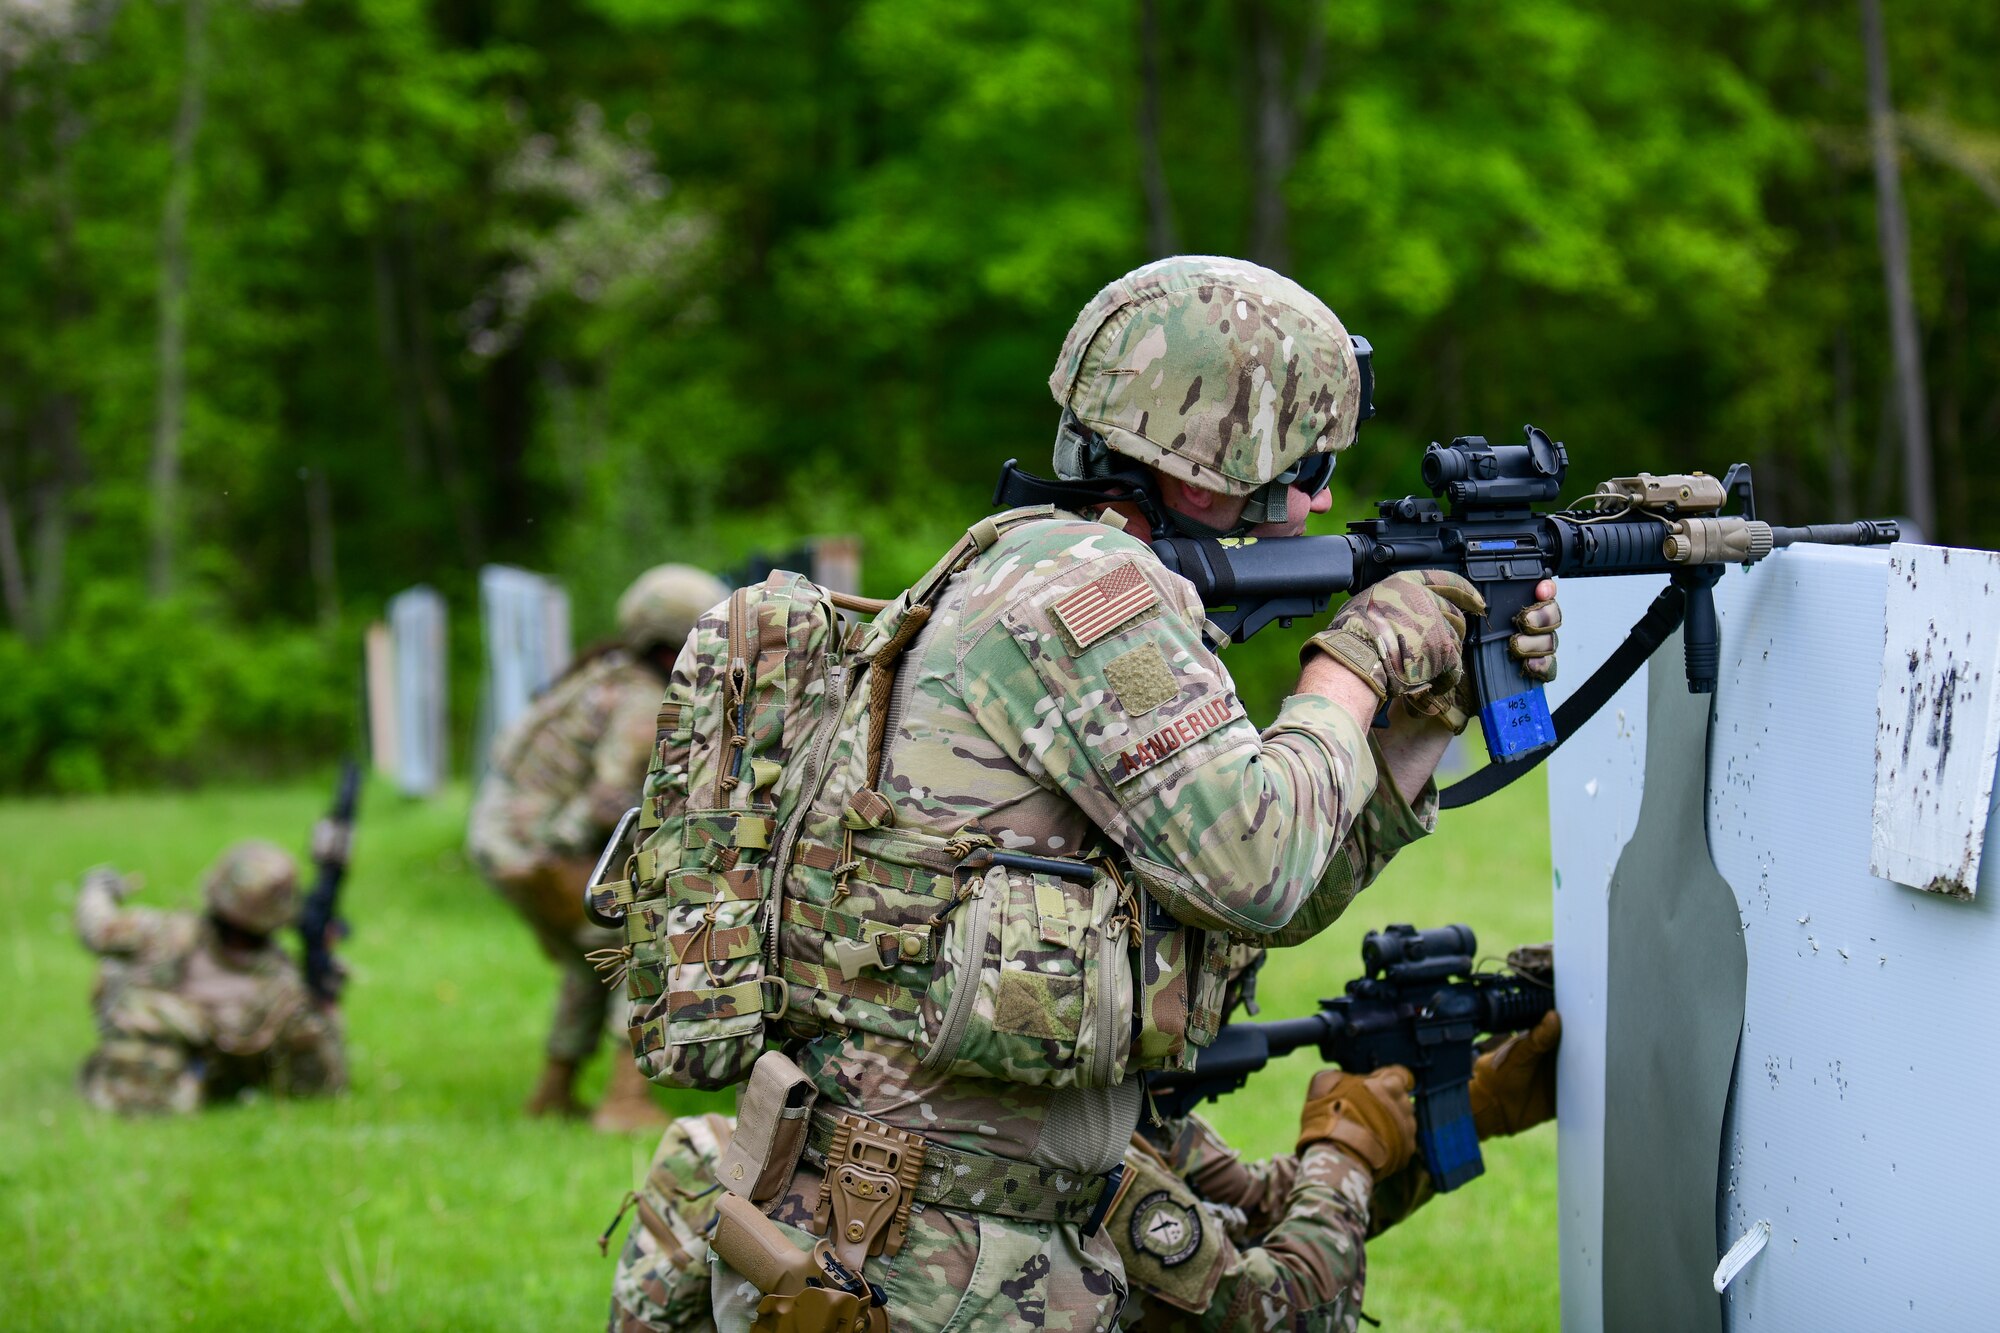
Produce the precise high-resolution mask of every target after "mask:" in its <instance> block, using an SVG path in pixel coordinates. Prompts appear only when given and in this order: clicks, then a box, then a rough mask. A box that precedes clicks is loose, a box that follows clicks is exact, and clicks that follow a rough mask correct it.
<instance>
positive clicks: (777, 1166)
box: [715, 1051, 818, 1204]
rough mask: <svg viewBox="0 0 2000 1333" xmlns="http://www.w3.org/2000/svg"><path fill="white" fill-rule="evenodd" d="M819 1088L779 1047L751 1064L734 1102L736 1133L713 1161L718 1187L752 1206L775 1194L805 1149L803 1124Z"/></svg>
mask: <svg viewBox="0 0 2000 1333" xmlns="http://www.w3.org/2000/svg"><path fill="white" fill-rule="evenodd" d="M817 1096H818V1092H817V1091H816V1090H815V1089H814V1087H813V1085H812V1080H811V1079H809V1078H807V1077H806V1076H805V1074H803V1073H802V1072H800V1070H799V1067H798V1066H797V1065H795V1064H793V1063H792V1060H791V1057H789V1056H787V1055H786V1054H785V1053H784V1052H782V1051H766V1052H764V1054H762V1055H760V1056H758V1057H757V1063H756V1064H754V1065H752V1066H751V1067H750V1081H749V1082H748V1083H747V1084H745V1085H744V1088H743V1091H742V1093H741V1094H740V1095H739V1097H738V1099H737V1103H736V1134H735V1137H733V1138H732V1139H730V1141H729V1146H728V1148H726V1149H724V1150H723V1153H722V1156H721V1158H720V1159H719V1160H717V1162H716V1164H715V1177H716V1179H717V1180H718V1181H720V1182H721V1184H722V1187H723V1188H724V1189H726V1190H728V1191H730V1192H731V1193H733V1194H740V1195H742V1196H744V1197H745V1198H747V1199H749V1200H750V1201H751V1202H752V1203H755V1204H766V1203H769V1202H770V1201H771V1200H772V1199H775V1198H777V1197H778V1195H779V1194H780V1193H782V1192H783V1191H784V1189H785V1187H786V1185H788V1184H789V1183H790V1182H791V1179H792V1172H793V1170H794V1169H795V1168H797V1166H798V1164H799V1157H800V1155H801V1154H803V1153H804V1152H805V1149H806V1127H807V1125H808V1123H809V1122H810V1117H811V1115H812V1107H813V1101H814V1100H815V1099H816V1098H817Z"/></svg>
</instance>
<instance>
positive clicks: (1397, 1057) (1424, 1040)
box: [1146, 925, 1555, 1190]
mask: <svg viewBox="0 0 2000 1333" xmlns="http://www.w3.org/2000/svg"><path fill="white" fill-rule="evenodd" d="M1478 947H1479V945H1478V941H1477V940H1476V939H1475V938H1474V937H1473V934H1472V931H1471V929H1470V928H1469V927H1466V926H1439V927H1437V928H1436V929H1434V930H1418V929H1417V928H1416V927H1414V926H1407V925H1398V926H1390V927H1389V928H1388V929H1387V930H1381V931H1370V932H1368V937H1367V938H1366V939H1365V940H1363V941H1362V944H1361V961H1362V963H1363V965H1364V966H1365V967H1366V968H1367V969H1368V974H1367V975H1366V976H1363V977H1358V978H1356V979H1355V980H1353V981H1350V982H1348V983H1347V993H1346V994H1345V995H1341V996H1337V997H1335V998H1334V999H1330V1000H1321V1001H1320V1002H1319V1012H1317V1013H1315V1014H1311V1015H1308V1016H1307V1017H1305V1018H1281V1019H1278V1020H1276V1021H1275V1022H1269V1023H1229V1024H1226V1025H1224V1027H1223V1029H1222V1031H1220V1032H1218V1033H1217V1034H1216V1036H1215V1040H1214V1041H1213V1042H1212V1043H1210V1044H1209V1045H1208V1046H1206V1047H1204V1048H1203V1050H1202V1052H1201V1056H1200V1058H1199V1059H1198V1061H1197V1062H1196V1065H1195V1067H1194V1068H1193V1069H1191V1070H1179V1071H1174V1072H1161V1073H1154V1074H1148V1075H1146V1088H1147V1091H1148V1092H1149V1093H1150V1094H1151V1095H1152V1099H1153V1104H1154V1106H1156V1107H1157V1108H1158V1109H1159V1110H1160V1111H1161V1112H1163V1113H1164V1114H1166V1115H1169V1116H1184V1115H1186V1114H1188V1113H1189V1112H1190V1111H1192V1110H1194V1108H1195V1107H1196V1106H1197V1105H1199V1104H1200V1103H1201V1102H1203V1101H1205V1100H1207V1099H1210V1098H1214V1097H1219V1096H1222V1095H1223V1094H1224V1093H1228V1092H1234V1091H1235V1090H1236V1089H1238V1088H1240V1087H1242V1086H1243V1085H1244V1083H1246V1082H1247V1081H1248V1080H1249V1078H1250V1076H1251V1075H1252V1074H1254V1073H1256V1072H1257V1071H1258V1070H1260V1069H1262V1068H1263V1067H1264V1066H1265V1065H1266V1064H1268V1063H1270V1062H1271V1061H1272V1060H1275V1059H1277V1058H1278V1057H1279V1056H1282V1055H1289V1054H1290V1053H1291V1052H1293V1051H1296V1050H1298V1049H1300V1048H1301V1047H1306V1046H1313V1047H1317V1048H1318V1050H1319V1057H1320V1059H1322V1060H1324V1061H1326V1062H1328V1063H1330V1064H1337V1065H1339V1066H1340V1067H1341V1068H1342V1069H1345V1070H1346V1071H1347V1072H1348V1073H1350V1074H1366V1073H1368V1072H1369V1071H1371V1070H1375V1069H1380V1068H1381V1067H1382V1066H1384V1065H1403V1066H1405V1067H1407V1068H1408V1069H1409V1071H1410V1072H1411V1074H1413V1075H1414V1076H1415V1078H1416V1087H1415V1089H1414V1093H1415V1096H1416V1102H1417V1150H1418V1152H1420V1153H1421V1154H1422V1155H1423V1159H1424V1169H1425V1170H1426V1171H1428V1172H1430V1177H1431V1181H1432V1183H1433V1184H1435V1185H1436V1186H1437V1188H1438V1189H1439V1190H1454V1189H1457V1188H1458V1187H1459V1186H1460V1185H1463V1184H1464V1183H1465V1182H1466V1181H1468V1180H1471V1179H1472V1178H1473V1177H1474V1176H1477V1175H1479V1174H1480V1173H1481V1172H1482V1171H1484V1170H1485V1169H1486V1165H1485V1162H1484V1161H1483V1160H1482V1159H1481V1158H1480V1155H1479V1134H1478V1132H1477V1130H1476V1129H1475V1128H1474V1126H1473V1123H1472V1101H1471V1098H1470V1096H1469V1095H1468V1089H1469V1087H1470V1085H1471V1082H1472V1065H1473V1060H1474V1059H1475V1058H1476V1055H1477V1052H1476V1051H1475V1049H1474V1046H1473V1043H1474V1041H1475V1040H1477V1038H1478V1037H1479V1035H1480V1034H1481V1033H1499V1032H1521V1031H1525V1030H1527V1029H1528V1028H1531V1027H1533V1026H1535V1024H1536V1023H1538V1022H1540V1021H1541V1018H1542V1015H1543V1014H1546V1013H1547V1012H1548V1011H1549V1010H1550V1009H1551V1008H1553V1007H1554V1004H1555V992H1554V990H1553V989H1552V988H1551V986H1550V985H1549V983H1547V982H1545V981H1542V980H1539V979H1534V978H1530V977H1528V976H1527V975H1525V974H1523V975H1504V974H1499V973H1480V974H1475V973H1474V972H1473V963H1472V960H1473V958H1474V956H1475V955H1476V953H1477V950H1478Z"/></svg>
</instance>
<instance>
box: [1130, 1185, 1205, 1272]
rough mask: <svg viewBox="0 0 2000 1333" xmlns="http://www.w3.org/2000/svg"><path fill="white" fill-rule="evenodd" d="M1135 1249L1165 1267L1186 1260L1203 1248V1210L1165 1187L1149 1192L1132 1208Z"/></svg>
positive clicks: (1170, 1266) (1133, 1243)
mask: <svg viewBox="0 0 2000 1333" xmlns="http://www.w3.org/2000/svg"><path fill="white" fill-rule="evenodd" d="M1132 1248H1133V1249H1135V1250H1137V1251H1139V1252H1140V1253H1141V1254H1149V1255H1151V1256H1152V1257H1153V1258H1154V1259H1156V1260H1158V1261H1159V1264H1160V1267H1162V1268H1173V1267H1175V1266H1177V1265H1179V1264H1184V1263H1186V1262H1187V1261H1188V1260H1189V1259H1190V1258H1192V1257H1193V1256H1194V1252H1195V1251H1196V1250H1198V1249H1200V1248H1201V1210H1200V1209H1199V1208H1192V1207H1189V1206H1188V1205H1187V1204H1185V1203H1183V1202H1181V1201H1180V1200H1179V1199H1176V1198H1175V1197H1174V1196H1173V1195H1172V1194H1170V1193H1169V1192H1167V1191H1166V1190H1159V1191H1157V1192H1156V1193H1153V1194H1149V1195H1147V1196H1146V1197H1145V1198H1143V1199H1141V1200H1139V1206H1138V1207H1137V1208H1134V1209H1133V1210H1132Z"/></svg>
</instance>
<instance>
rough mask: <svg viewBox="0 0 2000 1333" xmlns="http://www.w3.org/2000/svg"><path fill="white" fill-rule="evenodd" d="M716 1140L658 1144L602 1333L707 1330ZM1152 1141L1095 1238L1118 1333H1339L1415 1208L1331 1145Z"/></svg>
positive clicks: (697, 1126) (1139, 1148) (671, 1133)
mask: <svg viewBox="0 0 2000 1333" xmlns="http://www.w3.org/2000/svg"><path fill="white" fill-rule="evenodd" d="M730 1130H731V1125H730V1122H729V1121H728V1120H726V1119H724V1118H723V1117H721V1116H715V1115H708V1116H700V1117H688V1118H687V1119H684V1120H678V1121H676V1122H674V1124H673V1125H672V1126H671V1127H669V1128H668V1130H667V1132H666V1134H665V1136H664V1137H662V1138H661V1140H660V1146H659V1150H658V1151H657V1152H656V1153H655V1154H654V1156H653V1162H652V1166H651V1167H650V1169H649V1170H648V1171H647V1173H646V1180H645V1183H644V1184H643V1185H642V1186H641V1187H640V1189H639V1191H638V1192H637V1196H636V1199H635V1200H634V1202H635V1203H636V1206H637V1208H638V1209H639V1214H638V1216H637V1217H636V1218H635V1219H634V1221H633V1223H632V1226H631V1230H630V1232H629V1233H628V1234H627V1236H626V1241H625V1247H624V1249H623V1251H622V1252H621V1254H620V1256H619V1260H618V1270H617V1274H616V1276H615V1277H614V1278H613V1280H612V1288H611V1317H610V1321H609V1333H707V1330H709V1329H711V1328H712V1327H713V1324H712V1322H711V1320H710V1318H709V1253H708V1242H707V1239H706V1235H707V1232H708V1229H709V1227H710V1226H711V1225H712V1224H713V1222H714V1217H715V1193H716V1186H715V1184H714V1178H715V1162H716V1158H717V1157H719V1156H720V1155H721V1153H722V1150H723V1148H724V1147H725V1146H727V1144H728V1141H729V1135H730ZM1153 1137H1154V1138H1155V1139H1157V1140H1158V1141H1159V1142H1161V1143H1164V1144H1166V1145H1167V1146H1166V1147H1165V1148H1164V1149H1162V1148H1156V1147H1154V1146H1152V1144H1151V1143H1149V1142H1146V1141H1145V1140H1141V1139H1136V1138H1135V1139H1134V1141H1133V1143H1132V1146H1130V1147H1129V1148H1128V1149H1127V1150H1126V1153H1125V1170H1126V1172H1127V1173H1128V1175H1129V1177H1130V1179H1129V1181H1128V1183H1127V1185H1126V1187H1125V1190H1124V1193H1123V1195H1122V1196H1121V1198H1120V1201H1119V1205H1118V1208H1117V1210H1116V1211H1115V1212H1114V1213H1113V1214H1112V1215H1111V1217H1110V1218H1109V1219H1108V1220H1107V1222H1106V1226H1105V1230H1106V1234H1107V1235H1108V1237H1109V1238H1110V1239H1111V1241H1112V1242H1113V1243H1114V1244H1115V1245H1116V1246H1117V1247H1118V1251H1119V1257H1120V1258H1121V1260H1122V1261H1123V1263H1124V1267H1125V1274H1126V1280H1127V1281H1128V1282H1129V1283H1130V1285H1131V1295H1130V1299H1128V1300H1127V1301H1126V1303H1125V1308H1124V1312H1123V1313H1122V1314H1121V1316H1120V1318H1119V1324H1120V1326H1121V1327H1123V1328H1139V1329H1147V1330H1152V1329H1179V1328H1200V1329H1214V1330H1221V1329H1249V1328H1256V1329H1271V1328H1277V1327H1293V1328H1305V1329H1330V1330H1342V1331H1343V1333H1350V1331H1351V1330H1353V1329H1354V1327H1355V1325H1356V1320H1357V1317H1358V1314H1359V1312H1360V1309H1361V1297H1362V1283H1363V1279H1364V1277H1365V1273H1366V1268H1365V1264H1364V1261H1363V1257H1362V1242H1363V1240H1364V1238H1365V1237H1367V1236H1372V1235H1375V1234H1378V1233H1379V1232H1380V1231H1382V1230H1383V1229H1385V1228H1386V1227H1387V1226H1389V1225H1390V1224H1391V1223H1392V1222H1394V1221H1395V1220H1397V1219H1398V1218H1400V1217H1402V1216H1406V1215H1407V1214H1408V1212H1409V1211H1410V1210H1411V1209H1412V1208H1414V1207H1415V1205H1416V1204H1417V1203H1418V1202H1420V1201H1421V1200H1422V1198H1423V1197H1425V1196H1427V1194H1428V1191H1427V1190H1422V1189H1421V1181H1422V1172H1421V1171H1418V1170H1408V1171H1405V1172H1401V1173H1398V1174H1397V1175H1396V1176H1393V1177H1391V1178H1390V1179H1389V1180H1388V1181H1386V1182H1385V1183H1384V1185H1383V1186H1382V1188H1381V1189H1379V1190H1377V1189H1376V1188H1375V1186H1374V1185H1373V1184H1372V1183H1371V1180H1370V1176H1369V1172H1368V1170H1367V1168H1365V1167H1363V1166H1361V1165H1360V1164H1358V1163H1356V1162H1355V1161H1353V1160H1352V1159H1351V1158H1349V1157H1347V1156H1346V1155H1345V1154H1343V1153H1342V1152H1341V1151H1340V1150H1339V1149H1338V1148H1336V1147H1334V1146H1333V1145H1332V1144H1330V1143H1317V1144H1314V1145H1312V1146H1311V1147H1309V1148H1308V1149H1307V1150H1306V1153H1305V1156H1304V1157H1303V1159H1301V1158H1298V1157H1290V1156H1287V1157H1277V1158H1272V1159H1270V1160H1268V1161H1264V1162H1256V1163H1248V1162H1245V1161H1243V1159H1242V1158H1241V1157H1240V1156H1239V1155H1238V1154H1237V1153H1236V1151H1235V1150H1234V1149H1232V1148H1230V1147H1229V1145H1228V1144H1226V1143H1225V1142H1223V1140H1222V1139H1221V1137H1220V1136H1218V1135H1217V1134H1216V1133H1215V1131H1214V1130H1213V1129H1211V1128H1210V1127H1209V1126H1208V1124H1207V1123H1206V1122H1205V1121H1203V1120H1201V1119H1200V1118H1199V1117H1192V1116H1191V1117H1189V1118H1188V1119H1186V1120H1183V1121H1179V1122H1177V1123H1176V1125H1174V1126H1170V1127H1168V1128H1167V1130H1166V1131H1165V1132H1163V1133H1159V1134H1156V1135H1154V1136H1153ZM1371 1194H1372V1195H1373V1196H1374V1198H1373V1199H1372V1200H1371ZM1371 1204H1372V1205H1373V1209H1374V1212H1375V1214H1376V1217H1375V1220H1374V1221H1373V1224H1372V1225H1371ZM1384 1204H1386V1205H1387V1207H1388V1209H1389V1211H1388V1212H1386V1213H1385V1212H1384V1210H1383V1205H1384Z"/></svg>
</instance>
